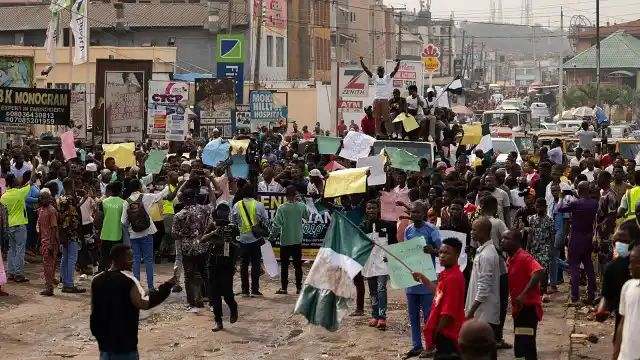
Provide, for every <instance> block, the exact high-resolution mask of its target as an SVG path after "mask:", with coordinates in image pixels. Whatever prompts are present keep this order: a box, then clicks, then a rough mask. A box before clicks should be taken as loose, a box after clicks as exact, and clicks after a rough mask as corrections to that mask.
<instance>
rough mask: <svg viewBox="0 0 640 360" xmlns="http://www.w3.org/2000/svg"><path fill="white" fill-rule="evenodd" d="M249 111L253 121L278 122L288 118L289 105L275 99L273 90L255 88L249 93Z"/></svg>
mask: <svg viewBox="0 0 640 360" xmlns="http://www.w3.org/2000/svg"><path fill="white" fill-rule="evenodd" d="M249 111H250V113H251V121H252V122H254V121H255V122H260V123H265V122H278V121H280V120H283V119H285V120H286V119H287V113H288V111H287V107H286V106H280V105H279V104H277V103H276V102H275V101H274V97H273V91H271V90H253V91H251V92H250V93H249Z"/></svg>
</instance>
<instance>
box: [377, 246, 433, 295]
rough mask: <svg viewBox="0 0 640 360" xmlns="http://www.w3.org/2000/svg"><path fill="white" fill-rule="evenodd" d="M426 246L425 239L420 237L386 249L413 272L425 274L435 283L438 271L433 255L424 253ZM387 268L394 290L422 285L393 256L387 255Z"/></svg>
mask: <svg viewBox="0 0 640 360" xmlns="http://www.w3.org/2000/svg"><path fill="white" fill-rule="evenodd" d="M425 245H426V241H425V239H424V238H423V237H419V238H416V239H411V240H408V241H403V242H400V243H397V244H393V245H389V246H386V247H385V249H386V250H387V251H388V252H390V253H391V254H393V255H395V257H397V258H399V259H400V260H402V261H403V262H404V263H405V264H407V266H409V268H411V271H414V272H420V273H423V274H424V275H425V276H426V277H427V278H428V279H429V280H431V281H435V280H436V278H437V275H436V270H435V267H434V265H433V260H431V255H429V254H425V253H424V251H423V248H424V246H425ZM387 267H388V269H389V277H390V278H391V287H392V288H394V289H406V288H408V287H411V286H415V285H419V284H420V283H419V282H417V281H415V280H413V276H412V275H411V271H409V270H408V269H407V268H406V267H405V266H404V265H403V264H402V263H400V261H398V260H397V259H396V258H394V257H393V256H389V255H387Z"/></svg>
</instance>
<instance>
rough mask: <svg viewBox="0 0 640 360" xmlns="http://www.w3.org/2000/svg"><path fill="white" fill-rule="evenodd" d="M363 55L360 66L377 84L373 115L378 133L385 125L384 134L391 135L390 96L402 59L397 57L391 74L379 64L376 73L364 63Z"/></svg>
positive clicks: (380, 132)
mask: <svg viewBox="0 0 640 360" xmlns="http://www.w3.org/2000/svg"><path fill="white" fill-rule="evenodd" d="M363 59H364V58H363V57H362V56H360V66H362V69H363V70H364V72H365V73H367V75H368V76H369V77H370V78H373V83H374V85H375V95H374V101H373V117H374V118H375V120H376V132H377V135H381V134H383V132H382V127H383V125H384V129H385V131H384V134H385V135H387V136H391V133H392V126H391V118H390V114H389V98H390V97H391V91H392V90H391V89H392V85H393V84H392V81H391V79H393V77H395V76H396V73H397V72H398V69H399V68H400V60H398V59H396V66H395V68H394V69H393V71H392V72H391V73H389V74H385V72H384V71H385V70H384V66H378V68H377V69H376V74H375V76H374V74H373V73H372V72H371V71H370V70H369V69H368V68H367V67H366V66H365V65H364V62H363Z"/></svg>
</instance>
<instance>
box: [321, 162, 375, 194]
mask: <svg viewBox="0 0 640 360" xmlns="http://www.w3.org/2000/svg"><path fill="white" fill-rule="evenodd" d="M367 170H368V168H354V169H344V170H336V171H333V172H331V175H329V177H328V178H327V182H326V184H325V186H324V197H326V198H331V197H336V196H340V195H347V194H359V193H363V192H366V191H367Z"/></svg>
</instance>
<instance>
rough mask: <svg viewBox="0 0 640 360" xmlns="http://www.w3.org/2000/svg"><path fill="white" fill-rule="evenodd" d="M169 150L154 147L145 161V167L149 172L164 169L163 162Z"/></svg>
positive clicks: (155, 172)
mask: <svg viewBox="0 0 640 360" xmlns="http://www.w3.org/2000/svg"><path fill="white" fill-rule="evenodd" d="M168 152H169V150H158V149H152V150H151V151H149V157H148V158H147V160H145V162H144V169H145V170H146V172H147V173H148V174H157V173H159V172H160V170H162V163H163V161H164V159H165V157H166V156H167V153H168Z"/></svg>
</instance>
